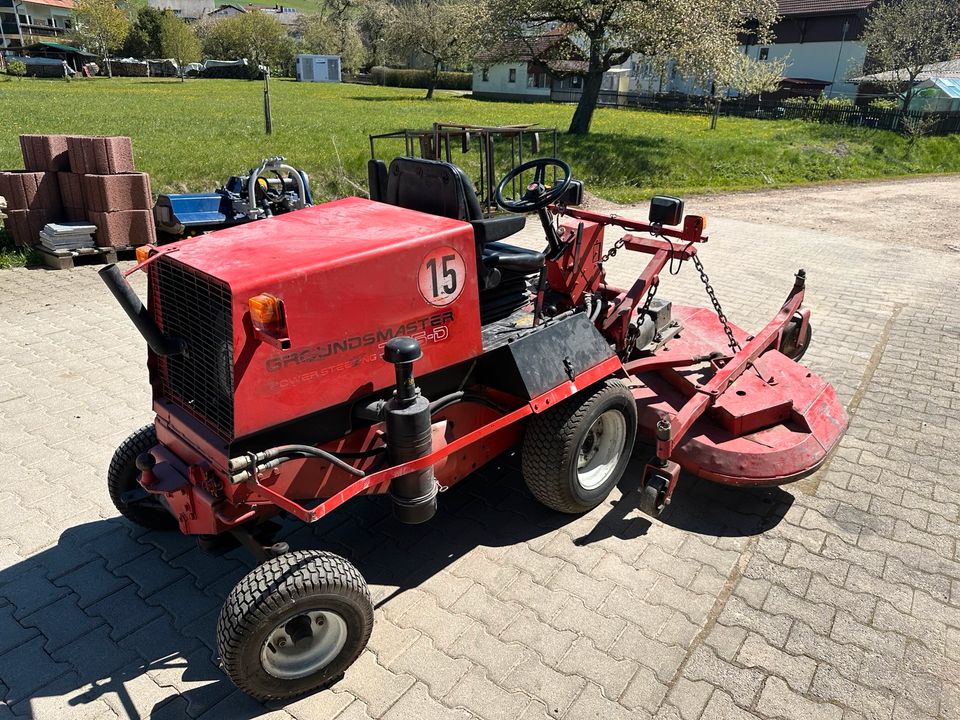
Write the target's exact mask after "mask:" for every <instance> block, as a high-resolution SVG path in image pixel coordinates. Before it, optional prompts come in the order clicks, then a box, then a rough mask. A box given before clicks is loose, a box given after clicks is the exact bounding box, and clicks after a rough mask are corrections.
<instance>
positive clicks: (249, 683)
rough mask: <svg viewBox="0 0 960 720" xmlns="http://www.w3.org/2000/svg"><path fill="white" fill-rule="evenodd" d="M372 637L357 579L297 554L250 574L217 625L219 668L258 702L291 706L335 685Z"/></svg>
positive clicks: (336, 565)
mask: <svg viewBox="0 0 960 720" xmlns="http://www.w3.org/2000/svg"><path fill="white" fill-rule="evenodd" d="M372 629H373V603H372V602H371V600H370V592H369V590H368V589H367V584H366V582H365V581H364V579H363V576H362V575H361V574H360V572H359V571H358V570H357V569H356V568H355V567H354V566H353V565H351V564H350V563H349V562H347V561H346V560H344V559H343V558H342V557H340V556H339V555H334V554H333V553H328V552H318V551H304V550H300V551H295V552H288V553H284V554H283V555H280V556H279V557H275V558H272V559H270V560H268V561H267V562H265V563H263V564H262V565H260V566H259V567H257V568H255V569H254V570H253V571H251V572H250V573H249V574H248V575H247V576H246V577H244V578H243V579H242V580H241V581H240V582H239V583H238V584H237V585H236V587H234V588H233V590H232V591H231V592H230V595H229V596H228V597H227V601H226V602H225V603H224V606H223V610H221V612H220V619H219V621H218V622H217V644H218V647H219V650H220V658H221V661H222V663H223V668H224V670H225V671H226V673H227V675H229V676H230V679H231V680H232V681H233V682H234V684H235V685H236V686H237V687H238V688H240V689H241V690H242V691H243V692H245V693H247V694H248V695H250V696H252V697H254V698H256V699H258V700H279V699H285V698H292V697H296V696H298V695H302V694H304V693H307V692H310V691H312V690H317V689H320V688H322V687H325V686H327V685H330V684H331V683H333V682H335V681H336V680H337V679H338V678H339V677H340V676H341V675H342V674H343V672H344V671H345V670H346V669H347V668H348V667H350V665H352V664H353V662H354V661H355V660H356V659H357V657H359V655H360V653H361V652H362V651H363V648H364V647H366V645H367V641H368V640H369V639H370V632H371V630H372Z"/></svg>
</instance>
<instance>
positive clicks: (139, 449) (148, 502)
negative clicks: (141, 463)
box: [107, 425, 178, 530]
mask: <svg viewBox="0 0 960 720" xmlns="http://www.w3.org/2000/svg"><path fill="white" fill-rule="evenodd" d="M156 444H157V431H156V429H155V428H154V426H153V425H145V426H144V427H142V428H140V429H139V430H137V431H136V432H135V433H133V434H132V435H130V437H128V438H127V439H126V440H124V441H123V442H122V443H121V444H120V447H118V448H117V450H116V452H115V453H114V454H113V459H112V460H111V461H110V467H109V469H108V470H107V489H108V490H109V492H110V500H112V501H113V506H114V507H115V508H116V509H117V510H118V511H119V512H120V514H121V515H123V516H124V517H125V518H127V520H130V521H131V522H133V523H136V524H137V525H140V526H141V527H145V528H149V529H151V530H175V529H176V528H177V527H178V524H177V520H176V518H175V517H173V515H171V514H170V511H169V510H167V508H166V507H165V506H164V505H163V503H162V502H161V501H160V499H159V497H158V496H156V495H151V494H150V493H148V492H147V491H146V490H144V489H143V488H142V487H141V486H140V471H139V470H138V469H137V456H138V455H140V454H142V453H145V452H147V451H148V450H149V449H150V448H152V447H153V446H154V445H156Z"/></svg>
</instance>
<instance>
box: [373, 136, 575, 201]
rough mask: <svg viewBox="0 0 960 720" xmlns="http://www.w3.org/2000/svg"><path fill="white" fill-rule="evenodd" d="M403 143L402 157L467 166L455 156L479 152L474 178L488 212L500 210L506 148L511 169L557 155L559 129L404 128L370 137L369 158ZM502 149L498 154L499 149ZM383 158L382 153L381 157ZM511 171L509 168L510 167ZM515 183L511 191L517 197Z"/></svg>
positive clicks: (478, 195) (478, 196)
mask: <svg viewBox="0 0 960 720" xmlns="http://www.w3.org/2000/svg"><path fill="white" fill-rule="evenodd" d="M390 141H402V143H403V153H402V154H403V155H405V156H406V157H420V158H424V159H428V160H444V161H446V162H451V163H455V164H456V165H460V166H461V167H465V163H463V162H462V159H461V158H457V157H456V153H457V152H459V154H460V155H466V154H468V153H470V152H472V151H474V150H475V151H476V153H477V163H476V164H475V165H474V167H477V172H476V174H474V175H473V180H474V184H475V185H476V189H477V198H479V200H480V204H481V206H482V207H483V209H484V212H485V213H493V212H496V210H497V203H496V200H495V199H494V195H495V193H496V187H497V175H498V171H502V169H501V168H498V165H497V161H498V159H499V160H500V161H501V162H505V154H504V153H505V152H506V148H505V146H506V145H507V144H509V156H510V166H509V167H510V168H512V167H516V166H517V165H521V164H523V163H524V162H525V161H526V160H532V159H533V158H536V157H542V156H543V155H544V152H543V151H544V149H546V150H548V153H547V154H549V155H552V156H553V157H556V156H557V151H558V145H557V129H556V128H544V127H539V126H537V125H533V124H527V125H491V126H487V125H460V124H456V123H442V122H436V123H433V125H432V127H431V128H429V129H425V130H413V129H404V130H396V131H394V132H389V133H382V134H379V135H371V136H370V156H371V157H372V158H377V157H378V155H377V147H378V145H382V144H383V143H384V142H390ZM498 148H500V151H499V153H498V151H497V149H498ZM381 157H382V154H381ZM507 169H509V168H507ZM516 183H517V181H516V180H514V183H513V185H514V187H512V191H513V194H514V196H516V191H517V188H516Z"/></svg>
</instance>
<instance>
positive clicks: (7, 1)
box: [0, 0, 73, 48]
mask: <svg viewBox="0 0 960 720" xmlns="http://www.w3.org/2000/svg"><path fill="white" fill-rule="evenodd" d="M72 22H73V0H0V47H4V48H19V47H25V46H27V45H32V44H33V43H35V42H42V41H56V40H57V39H62V37H63V35H65V34H66V33H67V32H68V31H69V30H70V28H71V26H72Z"/></svg>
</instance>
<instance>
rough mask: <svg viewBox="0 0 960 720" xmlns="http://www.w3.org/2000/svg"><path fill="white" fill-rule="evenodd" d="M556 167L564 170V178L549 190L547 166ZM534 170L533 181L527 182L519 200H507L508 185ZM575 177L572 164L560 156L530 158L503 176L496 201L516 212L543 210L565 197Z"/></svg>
mask: <svg viewBox="0 0 960 720" xmlns="http://www.w3.org/2000/svg"><path fill="white" fill-rule="evenodd" d="M549 167H555V168H560V170H562V171H563V178H562V179H561V180H560V181H559V182H556V183H554V184H553V185H552V186H551V187H550V189H549V190H548V189H547V187H546V185H545V184H544V183H545V180H546V176H547V168H549ZM529 170H533V171H534V173H533V181H532V182H530V183H528V184H527V189H526V190H525V191H524V193H523V196H522V197H521V198H520V199H519V200H512V199H511V200H507V199H506V198H504V197H503V191H504V189H505V188H506V187H507V185H508V184H509V183H511V182H513V181H514V180H516V179H517V178H518V177H519V176H520V175H522V174H523V173H525V172H527V171H529ZM572 179H573V173H572V172H571V171H570V166H569V165H567V164H566V163H565V162H564V161H563V160H561V159H559V158H552V157H545V158H537V159H536V160H530V161H528V162H525V163H523V165H518V166H517V167H515V168H514V169H513V170H511V171H510V172H508V173H507V174H506V175H504V176H503V180H501V181H500V184H499V185H497V195H496V201H497V205H499V206H500V207H502V208H503V209H504V210H509V211H510V212H514V213H532V212H536V211H537V210H542V209H543V208H545V207H547V206H548V205H553V204H554V203H555V202H557V201H558V200H559V199H560V198H562V197H563V195H564V193H565V192H566V191H567V188H568V187H570V181H571V180H572Z"/></svg>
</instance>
